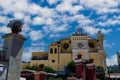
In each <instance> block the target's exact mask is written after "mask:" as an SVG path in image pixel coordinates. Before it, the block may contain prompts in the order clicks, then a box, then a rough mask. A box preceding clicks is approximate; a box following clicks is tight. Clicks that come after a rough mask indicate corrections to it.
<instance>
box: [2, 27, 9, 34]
mask: <svg viewBox="0 0 120 80" xmlns="http://www.w3.org/2000/svg"><path fill="white" fill-rule="evenodd" d="M10 32H11V30H10V28H8V27H5V26H3V27H0V33H4V34H5V33H10Z"/></svg>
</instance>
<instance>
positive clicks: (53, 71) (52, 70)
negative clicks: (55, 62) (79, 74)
mask: <svg viewBox="0 0 120 80" xmlns="http://www.w3.org/2000/svg"><path fill="white" fill-rule="evenodd" d="M43 70H44V71H45V72H48V73H55V70H54V69H53V68H51V67H49V66H44V68H43Z"/></svg>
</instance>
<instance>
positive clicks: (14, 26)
mask: <svg viewBox="0 0 120 80" xmlns="http://www.w3.org/2000/svg"><path fill="white" fill-rule="evenodd" d="M22 25H23V22H21V21H20V20H12V21H10V22H9V23H8V25H7V27H10V28H11V31H12V33H16V34H18V33H19V32H21V31H22Z"/></svg>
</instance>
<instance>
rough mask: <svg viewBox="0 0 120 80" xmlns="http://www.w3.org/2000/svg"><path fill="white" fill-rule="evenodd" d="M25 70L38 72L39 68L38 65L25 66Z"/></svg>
mask: <svg viewBox="0 0 120 80" xmlns="http://www.w3.org/2000/svg"><path fill="white" fill-rule="evenodd" d="M25 69H28V70H35V71H38V70H39V66H38V65H33V66H26V67H25Z"/></svg>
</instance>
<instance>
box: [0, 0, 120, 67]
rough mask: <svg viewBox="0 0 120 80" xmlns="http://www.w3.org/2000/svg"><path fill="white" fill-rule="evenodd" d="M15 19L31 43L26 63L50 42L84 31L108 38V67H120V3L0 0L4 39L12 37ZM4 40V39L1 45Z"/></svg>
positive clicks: (108, 0)
mask: <svg viewBox="0 0 120 80" xmlns="http://www.w3.org/2000/svg"><path fill="white" fill-rule="evenodd" d="M12 19H19V20H22V21H23V22H24V25H23V31H22V32H21V34H22V35H24V36H25V37H26V38H27V40H26V41H25V44H24V51H23V60H24V61H29V60H30V57H31V53H32V52H33V51H47V50H48V45H49V44H50V42H53V41H56V40H60V39H62V38H64V37H67V36H69V35H71V34H72V33H73V32H75V29H76V28H77V27H82V28H83V30H84V32H85V33H87V34H88V35H90V36H92V37H96V33H97V31H98V30H99V29H100V30H101V32H102V33H103V34H104V36H105V40H104V47H105V52H106V53H107V64H108V65H114V64H117V59H116V52H117V51H120V46H119V44H120V37H119V34H120V0H20V1H17V0H4V1H3V0H0V36H2V35H4V34H6V33H10V32H11V31H10V29H9V28H7V27H6V25H7V24H8V22H9V21H10V20H12ZM2 43H3V40H2V38H1V37H0V45H1V46H2V45H3V44H2Z"/></svg>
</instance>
